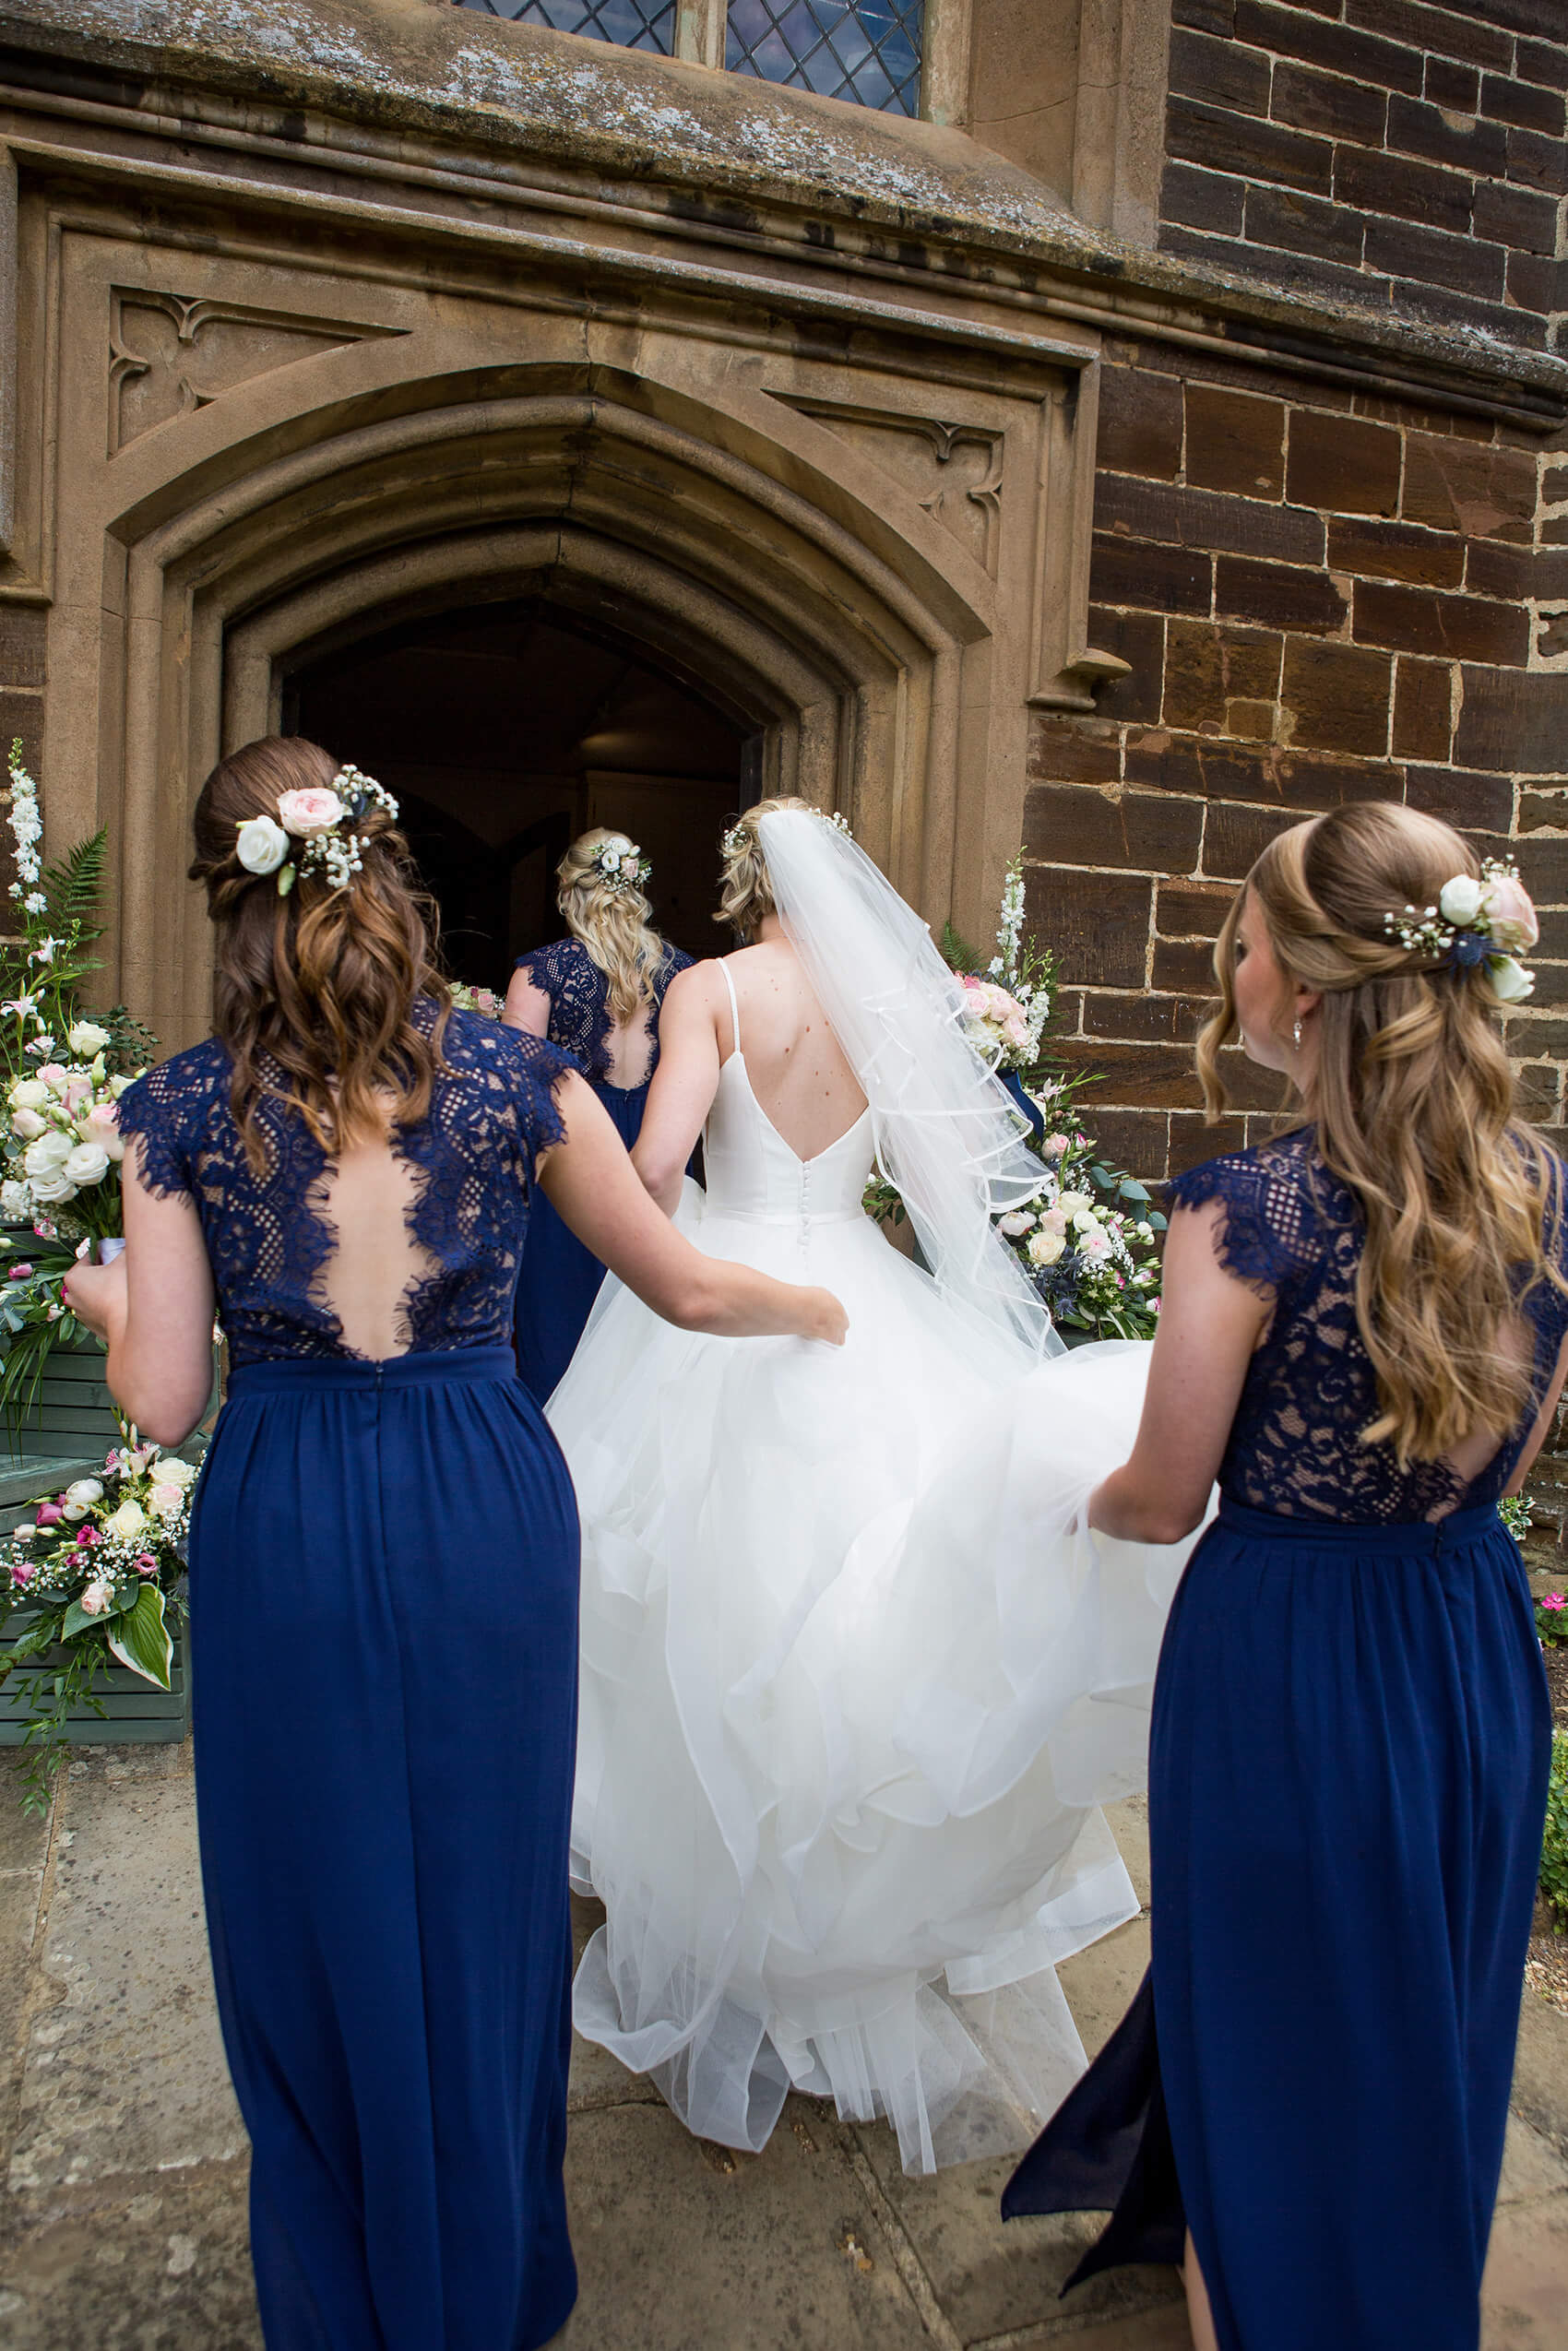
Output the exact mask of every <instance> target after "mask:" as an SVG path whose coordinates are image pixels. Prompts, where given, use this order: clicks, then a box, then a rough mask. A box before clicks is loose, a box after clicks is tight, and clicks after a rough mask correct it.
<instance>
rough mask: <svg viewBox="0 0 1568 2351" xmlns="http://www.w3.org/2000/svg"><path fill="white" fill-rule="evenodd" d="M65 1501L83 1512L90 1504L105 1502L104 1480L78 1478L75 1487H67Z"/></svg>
mask: <svg viewBox="0 0 1568 2351" xmlns="http://www.w3.org/2000/svg"><path fill="white" fill-rule="evenodd" d="M65 1500H66V1501H67V1502H72V1503H75V1504H76V1505H77V1507H78V1508H79V1509H82V1510H85V1509H86V1508H87V1506H88V1504H89V1502H101V1501H102V1500H103V1481H102V1479H101V1478H77V1480H76V1483H75V1484H74V1485H70V1486H67V1487H66V1489H65Z"/></svg>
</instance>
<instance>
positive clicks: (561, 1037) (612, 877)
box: [502, 825, 692, 1404]
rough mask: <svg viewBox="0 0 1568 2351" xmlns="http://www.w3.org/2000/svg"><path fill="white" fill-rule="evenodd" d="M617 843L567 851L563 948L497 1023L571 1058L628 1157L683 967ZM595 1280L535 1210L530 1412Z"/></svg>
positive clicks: (587, 1307)
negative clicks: (664, 1010) (668, 999)
mask: <svg viewBox="0 0 1568 2351" xmlns="http://www.w3.org/2000/svg"><path fill="white" fill-rule="evenodd" d="M651 870H652V869H651V867H650V866H649V864H648V861H647V859H646V858H645V857H644V855H643V853H642V851H641V849H638V847H637V845H636V842H635V841H631V840H628V839H627V837H626V836H625V834H624V833H612V832H609V831H607V830H606V829H605V827H604V826H603V825H595V827H594V829H593V830H592V831H591V832H588V833H584V834H582V835H581V837H579V838H578V839H576V840H575V841H574V842H573V843H572V846H571V848H570V849H568V850H567V851H566V854H565V856H564V858H563V859H562V860H561V862H560V864H559V865H558V866H557V867H556V869H555V877H556V880H557V881H558V883H559V884H560V888H559V889H558V891H557V892H556V898H555V903H556V905H557V907H558V908H560V911H561V914H562V917H563V919H564V921H565V924H566V928H567V930H568V931H569V932H571V936H570V938H566V939H557V940H556V941H555V942H554V943H553V944H552V945H550V946H548V947H536V948H535V949H534V950H533V953H532V954H531V955H526V956H523V957H522V959H521V961H520V962H519V963H518V965H517V969H516V971H515V972H514V973H513V975H512V984H511V986H510V987H509V988H508V989H507V991H506V1008H505V1012H504V1013H503V1015H502V1017H503V1019H504V1020H505V1022H506V1025H507V1027H510V1028H520V1029H522V1030H524V1031H525V1032H526V1034H528V1035H529V1036H531V1037H547V1038H548V1039H549V1040H550V1042H551V1043H552V1045H557V1046H559V1047H560V1048H561V1049H562V1050H563V1051H565V1052H568V1053H570V1054H571V1055H572V1056H573V1058H574V1059H575V1060H576V1062H577V1063H578V1064H579V1065H580V1067H581V1068H582V1069H583V1071H584V1072H585V1074H586V1075H587V1077H588V1084H589V1085H590V1086H592V1087H593V1090H594V1092H595V1093H596V1094H597V1095H598V1097H599V1098H600V1101H601V1102H602V1103H603V1105H604V1107H605V1109H606V1110H608V1111H609V1113H610V1116H611V1119H612V1122H613V1123H614V1127H615V1132H616V1133H617V1134H619V1136H620V1137H621V1140H622V1142H623V1143H624V1145H625V1146H626V1148H627V1150H628V1151H629V1150H630V1149H631V1147H632V1146H633V1144H634V1143H635V1142H636V1139H637V1135H638V1134H639V1132H640V1130H641V1127H642V1122H643V1111H644V1110H645V1109H646V1108H647V1089H648V1084H649V1081H650V1080H651V1078H652V1076H653V1073H654V1071H655V1070H656V1069H657V1067H658V1066H659V1006H660V1005H661V1004H662V1003H663V1002H664V991H665V990H666V989H667V988H668V987H669V985H670V982H671V980H673V979H674V977H675V974H676V973H677V972H678V971H684V970H685V969H686V968H687V967H688V966H689V964H690V963H691V960H692V959H691V956H687V955H683V954H682V952H681V950H680V948H679V947H672V946H671V945H670V944H668V942H667V941H665V940H663V939H661V938H660V937H659V933H658V932H657V931H655V930H654V929H653V928H652V927H651V923H650V920H649V917H650V916H651V914H652V911H653V909H652V908H651V907H650V906H649V905H648V902H647V898H646V897H645V896H644V895H643V885H644V883H645V882H646V881H647V878H648V874H649V873H650V872H651ZM603 1279H604V1268H603V1266H602V1265H600V1262H599V1259H598V1258H597V1257H596V1256H595V1255H594V1254H593V1253H592V1251H591V1250H589V1249H585V1248H584V1246H583V1244H582V1242H581V1241H578V1240H577V1238H576V1234H575V1233H573V1232H572V1231H571V1230H570V1229H569V1228H568V1227H567V1226H566V1225H565V1224H564V1222H563V1221H562V1219H561V1218H560V1217H558V1216H557V1215H556V1214H555V1212H554V1210H553V1208H552V1206H551V1205H550V1203H549V1201H548V1200H541V1201H540V1202H538V1203H537V1204H536V1205H535V1208H534V1213H533V1216H532V1217H531V1218H530V1220H529V1237H528V1241H527V1244H526V1246H525V1248H524V1250H523V1267H522V1272H521V1274H520V1275H519V1276H518V1279H517V1369H518V1370H519V1371H520V1372H521V1373H522V1376H523V1379H524V1381H525V1382H526V1383H527V1384H528V1386H529V1390H530V1391H531V1393H532V1394H533V1395H534V1396H535V1398H536V1399H537V1400H538V1402H539V1403H540V1404H544V1403H547V1402H548V1400H549V1397H550V1393H551V1390H552V1388H553V1387H554V1386H555V1384H556V1383H557V1382H558V1381H559V1379H560V1378H561V1376H562V1373H563V1372H564V1371H565V1369H566V1366H567V1364H568V1363H569V1362H570V1361H571V1360H572V1357H573V1354H574V1352H575V1351H576V1344H577V1341H578V1340H579V1339H580V1338H581V1336H582V1335H583V1325H584V1324H585V1323H586V1322H587V1321H588V1314H589V1312H590V1311H591V1310H592V1306H593V1301H594V1300H595V1299H596V1298H597V1297H598V1296H599V1286H600V1282H601V1281H602V1280H603Z"/></svg>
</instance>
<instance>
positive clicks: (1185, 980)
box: [1153, 939, 1214, 991]
mask: <svg viewBox="0 0 1568 2351" xmlns="http://www.w3.org/2000/svg"><path fill="white" fill-rule="evenodd" d="M1153 981H1154V985H1155V986H1156V987H1157V988H1172V989H1193V990H1197V989H1205V988H1206V989H1208V990H1210V991H1212V990H1213V987H1214V948H1213V946H1212V944H1210V942H1209V941H1208V940H1206V939H1157V940H1156V941H1155V943H1154V966H1153Z"/></svg>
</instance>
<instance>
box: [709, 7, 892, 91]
mask: <svg viewBox="0 0 1568 2351" xmlns="http://www.w3.org/2000/svg"><path fill="white" fill-rule="evenodd" d="M922 12H923V0H730V24H729V32H728V37H727V40H726V42H725V51H724V63H725V65H727V66H728V67H729V69H730V71H731V73H732V74H756V75H758V76H760V77H761V78H762V79H763V80H764V81H770V82H787V83H789V84H790V86H791V87H792V88H793V89H814V90H815V91H816V92H817V93H818V95H819V96H821V97H823V98H847V99H849V101H851V103H853V104H855V105H859V106H875V107H878V108H880V109H881V110H882V111H883V112H884V113H890V114H913V113H918V112H919V109H920V100H921V15H922Z"/></svg>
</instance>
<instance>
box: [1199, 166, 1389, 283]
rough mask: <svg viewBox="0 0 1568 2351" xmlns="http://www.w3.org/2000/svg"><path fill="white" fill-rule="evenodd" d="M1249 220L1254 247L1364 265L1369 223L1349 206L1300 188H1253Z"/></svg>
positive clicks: (1247, 216) (1250, 235)
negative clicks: (1278, 247) (1363, 248)
mask: <svg viewBox="0 0 1568 2351" xmlns="http://www.w3.org/2000/svg"><path fill="white" fill-rule="evenodd" d="M1246 220H1247V236H1248V239H1249V241H1250V242H1251V243H1253V244H1260V245H1283V246H1284V247H1285V249H1286V250H1287V252H1289V253H1307V254H1312V255H1313V256H1314V257H1315V258H1316V259H1317V260H1319V261H1338V262H1343V263H1346V264H1348V265H1349V266H1350V267H1357V266H1359V264H1360V258H1361V246H1362V243H1363V241H1364V239H1365V236H1366V220H1365V219H1364V217H1363V215H1362V214H1360V212H1355V211H1352V210H1351V208H1350V207H1349V206H1348V204H1331V203H1328V202H1326V201H1325V200H1324V198H1323V197H1322V196H1303V195H1302V194H1301V190H1300V189H1299V188H1270V187H1256V186H1253V187H1249V188H1248V190H1247V213H1246ZM1205 225H1206V224H1205V223H1204V222H1202V221H1198V222H1194V226H1195V227H1199V228H1201V227H1203V226H1205Z"/></svg>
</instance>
